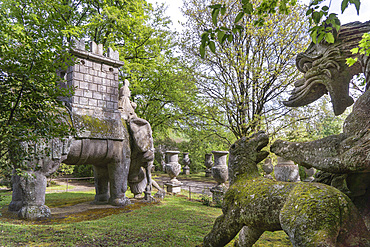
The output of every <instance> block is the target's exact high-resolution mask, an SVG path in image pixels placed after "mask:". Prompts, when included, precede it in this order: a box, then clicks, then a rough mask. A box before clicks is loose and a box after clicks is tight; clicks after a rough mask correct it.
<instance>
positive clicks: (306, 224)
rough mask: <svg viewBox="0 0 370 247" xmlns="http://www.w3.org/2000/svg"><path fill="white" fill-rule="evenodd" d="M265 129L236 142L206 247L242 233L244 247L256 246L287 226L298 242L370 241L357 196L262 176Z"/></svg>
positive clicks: (295, 243) (345, 243) (344, 243)
mask: <svg viewBox="0 0 370 247" xmlns="http://www.w3.org/2000/svg"><path fill="white" fill-rule="evenodd" d="M268 142H269V138H268V136H267V135H266V134H265V133H264V132H258V133H256V134H254V135H252V136H251V137H250V138H246V137H243V138H241V139H239V140H238V141H236V142H235V143H234V144H233V145H231V147H230V154H229V181H230V187H229V189H228V190H227V191H226V194H225V196H224V200H223V204H222V213H223V214H222V215H221V216H219V217H218V218H217V219H216V221H215V223H214V225H213V229H212V230H211V232H210V233H209V234H208V235H207V236H205V238H204V240H203V246H204V247H214V246H224V245H226V244H227V243H229V242H230V241H231V240H232V239H233V238H234V237H235V236H236V235H237V234H238V233H239V245H238V246H252V245H253V244H254V243H255V242H256V241H257V240H258V239H259V237H260V236H261V235H262V234H263V232H264V231H277V230H284V231H285V232H286V233H287V235H288V236H289V239H290V241H291V242H292V244H293V246H363V247H365V246H370V239H369V237H370V232H369V231H368V230H367V228H366V226H365V223H364V221H363V220H362V218H361V216H360V214H359V212H358V210H357V209H356V207H355V206H354V204H353V203H352V201H351V200H350V199H349V198H348V197H347V196H346V195H345V194H343V193H342V192H340V191H339V190H337V189H335V188H333V187H331V186H328V185H325V184H319V183H287V182H279V181H273V180H271V179H268V178H264V177H262V176H260V174H259V171H258V167H257V164H258V163H259V162H261V161H263V160H264V159H265V158H266V157H267V156H268V155H269V153H268V152H267V151H263V150H262V148H264V147H266V146H267V144H268Z"/></svg>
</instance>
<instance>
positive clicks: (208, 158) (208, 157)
mask: <svg viewBox="0 0 370 247" xmlns="http://www.w3.org/2000/svg"><path fill="white" fill-rule="evenodd" d="M204 165H205V167H206V174H205V176H206V177H210V176H212V170H211V168H212V166H213V161H212V154H205V158H204Z"/></svg>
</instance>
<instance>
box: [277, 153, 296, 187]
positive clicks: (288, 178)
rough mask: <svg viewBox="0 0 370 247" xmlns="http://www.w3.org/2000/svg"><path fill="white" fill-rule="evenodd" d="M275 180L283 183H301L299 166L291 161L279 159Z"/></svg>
mask: <svg viewBox="0 0 370 247" xmlns="http://www.w3.org/2000/svg"><path fill="white" fill-rule="evenodd" d="M275 179H276V180H277V181H283V182H297V181H300V178H299V169H298V166H297V165H296V164H294V162H293V161H291V160H285V159H284V158H282V157H278V160H277V165H276V166H275Z"/></svg>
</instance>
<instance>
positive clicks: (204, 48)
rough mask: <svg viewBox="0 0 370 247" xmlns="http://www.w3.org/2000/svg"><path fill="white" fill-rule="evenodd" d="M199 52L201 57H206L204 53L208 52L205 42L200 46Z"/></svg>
mask: <svg viewBox="0 0 370 247" xmlns="http://www.w3.org/2000/svg"><path fill="white" fill-rule="evenodd" d="M199 53H200V57H201V58H204V55H205V54H206V47H205V46H204V45H203V44H201V45H200V46H199Z"/></svg>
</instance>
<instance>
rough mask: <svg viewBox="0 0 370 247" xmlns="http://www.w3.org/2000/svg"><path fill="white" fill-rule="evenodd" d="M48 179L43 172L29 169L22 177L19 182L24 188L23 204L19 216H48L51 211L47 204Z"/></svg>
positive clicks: (26, 217) (34, 217)
mask: <svg viewBox="0 0 370 247" xmlns="http://www.w3.org/2000/svg"><path fill="white" fill-rule="evenodd" d="M46 183H47V179H46V176H45V175H44V174H43V173H40V172H33V171H29V172H27V174H26V175H25V176H22V177H20V180H19V184H20V187H21V190H22V195H23V196H24V197H23V205H22V208H21V209H20V210H19V211H18V216H19V217H20V218H23V219H30V220H34V219H39V218H48V217H50V216H51V212H50V209H49V207H48V206H46V205H45V191H46Z"/></svg>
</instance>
